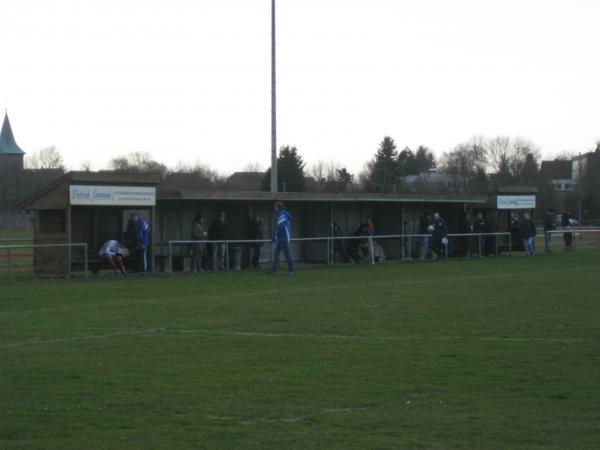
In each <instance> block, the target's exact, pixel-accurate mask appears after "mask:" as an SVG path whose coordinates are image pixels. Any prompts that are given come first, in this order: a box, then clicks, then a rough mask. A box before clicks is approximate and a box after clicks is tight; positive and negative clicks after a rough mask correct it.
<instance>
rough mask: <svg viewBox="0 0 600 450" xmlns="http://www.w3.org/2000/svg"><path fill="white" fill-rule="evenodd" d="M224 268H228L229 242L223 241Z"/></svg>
mask: <svg viewBox="0 0 600 450" xmlns="http://www.w3.org/2000/svg"><path fill="white" fill-rule="evenodd" d="M225 269H226V270H229V242H225Z"/></svg>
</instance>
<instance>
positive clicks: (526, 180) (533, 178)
mask: <svg viewBox="0 0 600 450" xmlns="http://www.w3.org/2000/svg"><path fill="white" fill-rule="evenodd" d="M539 173H540V170H539V166H538V162H537V160H536V158H535V155H534V154H533V153H528V154H527V156H526V157H525V162H524V163H523V167H521V173H520V174H519V179H520V181H519V182H520V183H523V184H525V185H529V186H535V185H537V183H538V181H539V180H538V179H539Z"/></svg>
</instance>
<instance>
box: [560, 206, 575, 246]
mask: <svg viewBox="0 0 600 450" xmlns="http://www.w3.org/2000/svg"><path fill="white" fill-rule="evenodd" d="M560 223H561V225H562V226H563V228H564V229H565V232H564V233H563V242H564V243H565V252H568V251H570V250H573V233H572V232H571V214H570V213H569V211H565V212H563V213H562V214H561V215H560Z"/></svg>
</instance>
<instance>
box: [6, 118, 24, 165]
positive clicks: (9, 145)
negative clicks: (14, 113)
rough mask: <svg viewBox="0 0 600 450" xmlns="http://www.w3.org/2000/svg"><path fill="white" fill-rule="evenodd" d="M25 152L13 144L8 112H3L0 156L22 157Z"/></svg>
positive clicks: (13, 139) (13, 137) (13, 138)
mask: <svg viewBox="0 0 600 450" xmlns="http://www.w3.org/2000/svg"><path fill="white" fill-rule="evenodd" d="M24 154H25V152H24V151H23V150H21V147H19V146H18V145H17V143H16V142H15V136H14V135H13V132H12V127H11V126H10V121H9V120H8V112H6V111H5V112H4V122H3V123H2V130H1V131H0V155H24Z"/></svg>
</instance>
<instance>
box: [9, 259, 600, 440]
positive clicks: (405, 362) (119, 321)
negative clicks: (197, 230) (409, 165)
mask: <svg viewBox="0 0 600 450" xmlns="http://www.w3.org/2000/svg"><path fill="white" fill-rule="evenodd" d="M599 274H600V252H599V251H597V250H585V251H578V252H574V253H554V254H551V255H543V256H539V257H536V258H524V257H516V256H515V257H512V258H508V257H507V258H490V259H487V260H470V261H462V260H456V261H445V262H443V263H416V264H387V265H380V266H376V267H369V266H366V265H363V266H352V267H338V268H319V269H305V270H300V271H299V272H298V273H297V275H296V277H294V278H291V279H288V278H287V277H284V276H276V277H268V276H266V275H264V274H262V273H260V272H241V273H221V274H203V275H201V276H175V277H166V276H163V277H148V278H145V277H131V278H128V279H110V278H104V279H99V280H93V279H90V280H88V281H86V280H79V281H76V280H72V281H35V282H20V281H15V282H13V283H11V284H7V283H4V284H3V285H2V286H0V298H1V300H0V318H1V319H0V321H1V322H0V361H1V363H0V386H2V388H1V389H2V395H1V396H0V448H2V449H29V448H39V449H51V448H61V449H63V448H65V449H67V448H72V449H188V448H210V449H215V448H234V449H251V448H272V449H291V448H302V449H304V448H308V449H321V448H322V449H336V448H339V449H353V448H356V449H375V448H425V449H439V448H465V449H480V448H497V449H509V448H523V449H535V448H540V449H541V448H544V449H546V448H556V449H592V448H598V446H599V444H598V443H599V442H600V294H599V293H598V292H599V288H600V277H599Z"/></svg>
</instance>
